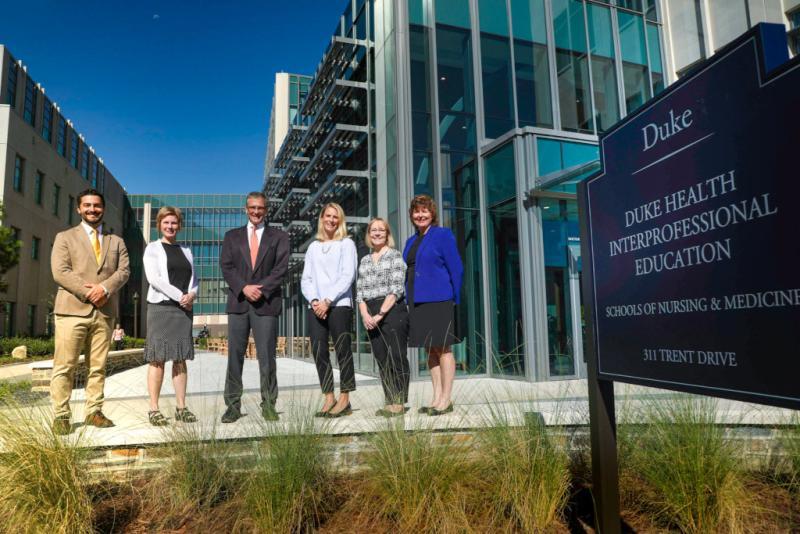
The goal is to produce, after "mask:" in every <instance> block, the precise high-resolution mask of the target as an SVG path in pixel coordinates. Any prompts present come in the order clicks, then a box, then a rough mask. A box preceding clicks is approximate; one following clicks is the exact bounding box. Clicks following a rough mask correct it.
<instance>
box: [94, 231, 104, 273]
mask: <svg viewBox="0 0 800 534" xmlns="http://www.w3.org/2000/svg"><path fill="white" fill-rule="evenodd" d="M91 236H92V248H93V249H94V259H96V260H97V265H100V256H101V255H102V253H103V251H102V249H101V248H100V240H99V239H98V238H97V230H94V229H93V230H92V231H91Z"/></svg>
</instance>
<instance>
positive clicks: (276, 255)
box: [219, 225, 289, 316]
mask: <svg viewBox="0 0 800 534" xmlns="http://www.w3.org/2000/svg"><path fill="white" fill-rule="evenodd" d="M219 265H220V268H221V269H222V276H223V278H225V282H227V283H228V305H227V306H226V308H225V311H226V312H227V313H246V312H247V311H248V310H249V309H250V306H252V307H253V308H254V309H255V312H256V314H258V315H272V316H277V315H280V313H281V285H282V284H283V279H284V278H285V277H286V272H287V271H288V269H289V234H287V233H286V232H284V231H282V230H278V229H277V228H272V227H271V226H269V225H267V226H265V227H264V233H263V234H261V242H260V243H259V244H258V255H257V256H256V268H255V269H253V266H252V265H251V264H250V243H249V242H248V240H247V226H242V227H239V228H234V229H233V230H229V231H228V232H226V233H225V238H224V239H223V241H222V250H221V251H220V255H219ZM249 284H258V285H260V286H261V292H262V294H263V295H262V297H261V298H260V299H258V300H257V301H256V302H252V303H251V302H250V301H248V300H247V299H246V298H245V297H244V293H242V289H243V288H244V286H246V285H249Z"/></svg>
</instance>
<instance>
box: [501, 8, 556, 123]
mask: <svg viewBox="0 0 800 534" xmlns="http://www.w3.org/2000/svg"><path fill="white" fill-rule="evenodd" d="M511 24H512V28H513V30H514V69H515V76H516V84H517V120H518V123H519V126H544V127H547V128H552V126H553V110H552V107H551V104H550V72H549V66H548V58H547V30H546V27H545V13H544V0H511Z"/></svg>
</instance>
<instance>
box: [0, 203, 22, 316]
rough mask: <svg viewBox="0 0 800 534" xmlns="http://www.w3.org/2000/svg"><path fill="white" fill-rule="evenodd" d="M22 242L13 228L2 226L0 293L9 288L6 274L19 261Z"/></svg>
mask: <svg viewBox="0 0 800 534" xmlns="http://www.w3.org/2000/svg"><path fill="white" fill-rule="evenodd" d="M2 222H3V204H2V203H1V202H0V223H2ZM20 244H21V243H20V242H19V241H18V240H17V239H16V238H15V236H14V231H13V230H12V229H11V228H9V227H8V226H0V293H5V291H6V290H7V289H8V283H7V282H6V281H5V274H6V273H7V272H8V271H9V270H10V269H11V268H12V267H14V266H15V265H16V264H17V263H18V262H19V247H20ZM0 302H2V300H0Z"/></svg>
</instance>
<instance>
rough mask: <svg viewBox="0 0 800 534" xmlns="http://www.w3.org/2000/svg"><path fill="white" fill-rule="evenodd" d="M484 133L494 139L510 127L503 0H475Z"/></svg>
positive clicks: (511, 103)
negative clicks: (478, 34) (479, 40)
mask: <svg viewBox="0 0 800 534" xmlns="http://www.w3.org/2000/svg"><path fill="white" fill-rule="evenodd" d="M478 6H479V16H480V18H479V21H480V30H481V76H482V81H483V114H484V121H485V124H484V135H485V137H487V138H489V139H494V138H496V137H499V136H501V135H503V134H504V133H506V132H507V131H508V130H510V129H512V128H514V126H515V124H514V90H513V83H514V80H513V70H512V68H511V41H510V38H509V34H508V16H507V13H506V0H479V2H478Z"/></svg>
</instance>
